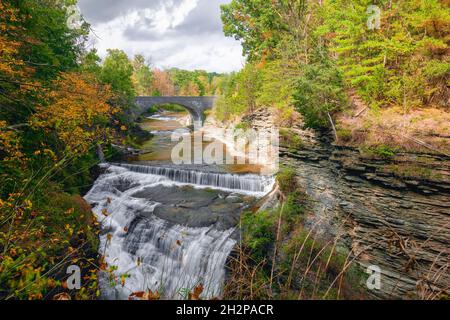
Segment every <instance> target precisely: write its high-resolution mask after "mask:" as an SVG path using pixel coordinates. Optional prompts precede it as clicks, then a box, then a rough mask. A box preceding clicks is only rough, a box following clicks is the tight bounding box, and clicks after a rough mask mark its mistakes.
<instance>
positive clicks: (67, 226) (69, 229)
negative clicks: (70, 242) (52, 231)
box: [64, 224, 73, 236]
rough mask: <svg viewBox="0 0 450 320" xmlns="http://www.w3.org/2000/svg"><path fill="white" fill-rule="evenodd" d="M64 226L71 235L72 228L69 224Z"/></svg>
mask: <svg viewBox="0 0 450 320" xmlns="http://www.w3.org/2000/svg"><path fill="white" fill-rule="evenodd" d="M64 228H65V229H66V230H67V231H68V232H69V235H70V236H72V235H73V228H72V227H71V226H70V224H66V225H65V226H64Z"/></svg>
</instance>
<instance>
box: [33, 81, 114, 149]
mask: <svg viewBox="0 0 450 320" xmlns="http://www.w3.org/2000/svg"><path fill="white" fill-rule="evenodd" d="M53 85H54V87H53V88H52V89H51V90H47V91H46V92H45V99H46V104H45V105H41V106H39V107H38V109H37V113H36V114H35V115H34V117H33V119H32V120H31V122H32V125H33V127H34V128H36V129H43V130H45V131H46V132H47V134H50V132H52V131H54V132H55V133H56V136H57V137H58V140H59V142H60V144H59V146H60V147H61V148H62V150H61V149H60V150H59V151H60V154H64V155H67V154H73V155H77V154H78V155H82V154H85V153H87V152H88V150H89V148H90V146H92V145H95V144H96V143H97V141H103V142H105V141H107V139H108V138H109V137H110V133H109V131H110V130H109V129H108V128H107V127H106V126H104V125H103V124H104V123H105V122H106V123H108V122H109V117H110V114H111V113H112V109H111V107H110V106H109V105H108V100H109V99H110V98H111V92H110V89H109V87H108V86H103V85H99V84H97V83H96V81H94V79H93V77H92V76H91V75H82V74H80V73H73V72H72V73H62V74H61V75H60V77H59V78H58V79H57V80H55V81H54V82H53Z"/></svg>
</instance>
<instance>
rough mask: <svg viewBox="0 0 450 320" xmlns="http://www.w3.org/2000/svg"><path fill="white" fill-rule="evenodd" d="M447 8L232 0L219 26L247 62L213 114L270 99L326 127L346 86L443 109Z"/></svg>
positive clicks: (377, 99)
mask: <svg viewBox="0 0 450 320" xmlns="http://www.w3.org/2000/svg"><path fill="white" fill-rule="evenodd" d="M374 5H375V6H374ZM449 12H450V11H449V3H448V1H446V0H404V1H388V0H385V1H384V0H378V1H372V0H354V1H346V0H320V1H311V0H289V1H288V0H277V1H261V0H233V1H232V2H231V3H230V4H228V5H223V6H222V20H223V22H224V32H225V34H226V35H227V36H232V37H235V38H236V39H238V40H241V42H242V45H243V48H244V54H245V55H246V56H247V57H248V63H247V65H246V67H245V68H244V70H242V71H241V72H239V73H238V74H236V75H235V76H234V77H233V78H232V80H231V81H230V82H229V86H228V88H227V90H225V99H224V101H222V102H221V104H220V105H219V107H218V110H217V111H218V112H217V113H218V115H219V117H221V118H223V119H225V118H229V117H232V116H233V115H236V114H240V113H242V112H248V111H251V110H252V109H254V108H255V107H257V106H269V107H278V108H279V109H280V111H281V112H282V113H283V114H284V115H283V116H282V118H285V119H287V118H289V116H290V115H291V114H292V111H294V110H295V111H299V112H300V113H302V114H303V116H304V119H305V121H306V124H307V125H309V126H311V127H315V128H320V127H328V126H329V125H330V122H329V117H328V114H330V115H331V116H333V115H334V114H336V112H338V111H340V110H342V109H344V108H346V107H347V106H348V96H349V94H348V93H349V91H350V90H352V91H354V92H356V94H357V95H358V96H359V97H360V98H361V99H362V101H363V102H364V103H366V104H367V105H368V106H369V107H370V108H371V109H372V110H379V109H380V108H381V109H382V108H388V107H392V106H398V107H400V108H399V109H401V110H402V112H404V113H407V112H409V111H410V110H412V109H414V108H422V107H428V106H433V107H438V108H448V101H449V90H448V80H449V74H450V63H449V59H448V58H449V49H448V43H449V34H450V32H449V31H450V27H449V25H450V24H449V22H450V14H449ZM378 13H379V15H377V14H378ZM378 17H379V22H380V24H379V25H378V24H377V20H378ZM368 22H369V23H368Z"/></svg>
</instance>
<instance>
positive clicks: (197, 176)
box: [115, 164, 275, 193]
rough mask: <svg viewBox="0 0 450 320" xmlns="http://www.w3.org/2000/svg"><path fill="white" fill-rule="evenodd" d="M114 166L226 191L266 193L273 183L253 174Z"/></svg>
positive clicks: (265, 177) (272, 180)
mask: <svg viewBox="0 0 450 320" xmlns="http://www.w3.org/2000/svg"><path fill="white" fill-rule="evenodd" d="M115 165H117V166H120V167H123V168H126V169H128V170H130V171H132V172H138V173H144V174H152V175H157V176H162V177H165V178H167V179H169V180H171V181H174V182H180V183H186V184H192V185H198V186H209V187H216V188H223V189H228V190H242V191H250V192H262V193H268V192H270V190H271V189H272V188H273V185H274V182H275V181H274V178H273V176H258V175H254V174H246V175H237V174H229V173H217V172H203V171H197V170H186V169H178V168H170V167H153V166H144V165H134V164H115Z"/></svg>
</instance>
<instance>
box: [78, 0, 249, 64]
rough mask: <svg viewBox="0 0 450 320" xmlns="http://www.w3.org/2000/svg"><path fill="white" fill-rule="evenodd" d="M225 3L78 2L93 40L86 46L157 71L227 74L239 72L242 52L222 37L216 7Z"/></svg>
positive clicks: (154, 0)
mask: <svg viewBox="0 0 450 320" xmlns="http://www.w3.org/2000/svg"><path fill="white" fill-rule="evenodd" d="M230 1H231V0H78V3H79V8H80V10H81V14H82V15H83V16H84V18H85V19H86V20H87V21H88V22H89V23H90V24H91V26H92V29H93V31H94V33H95V35H92V36H91V41H90V43H91V45H93V46H94V47H95V48H97V50H98V51H99V54H100V55H101V56H102V57H104V56H105V54H106V50H107V49H108V48H118V49H122V50H124V51H125V52H126V53H127V54H128V55H130V56H132V55H134V54H138V53H139V54H142V55H144V56H145V57H147V58H151V61H152V63H153V65H154V66H157V67H160V68H168V67H178V68H183V69H188V70H194V69H204V70H207V71H216V72H229V71H234V70H239V69H241V68H242V65H243V61H244V59H243V58H242V48H241V46H240V44H239V42H237V41H236V40H234V39H232V38H226V37H225V36H224V35H223V32H222V21H221V20H220V5H221V4H224V3H229V2H230Z"/></svg>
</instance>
